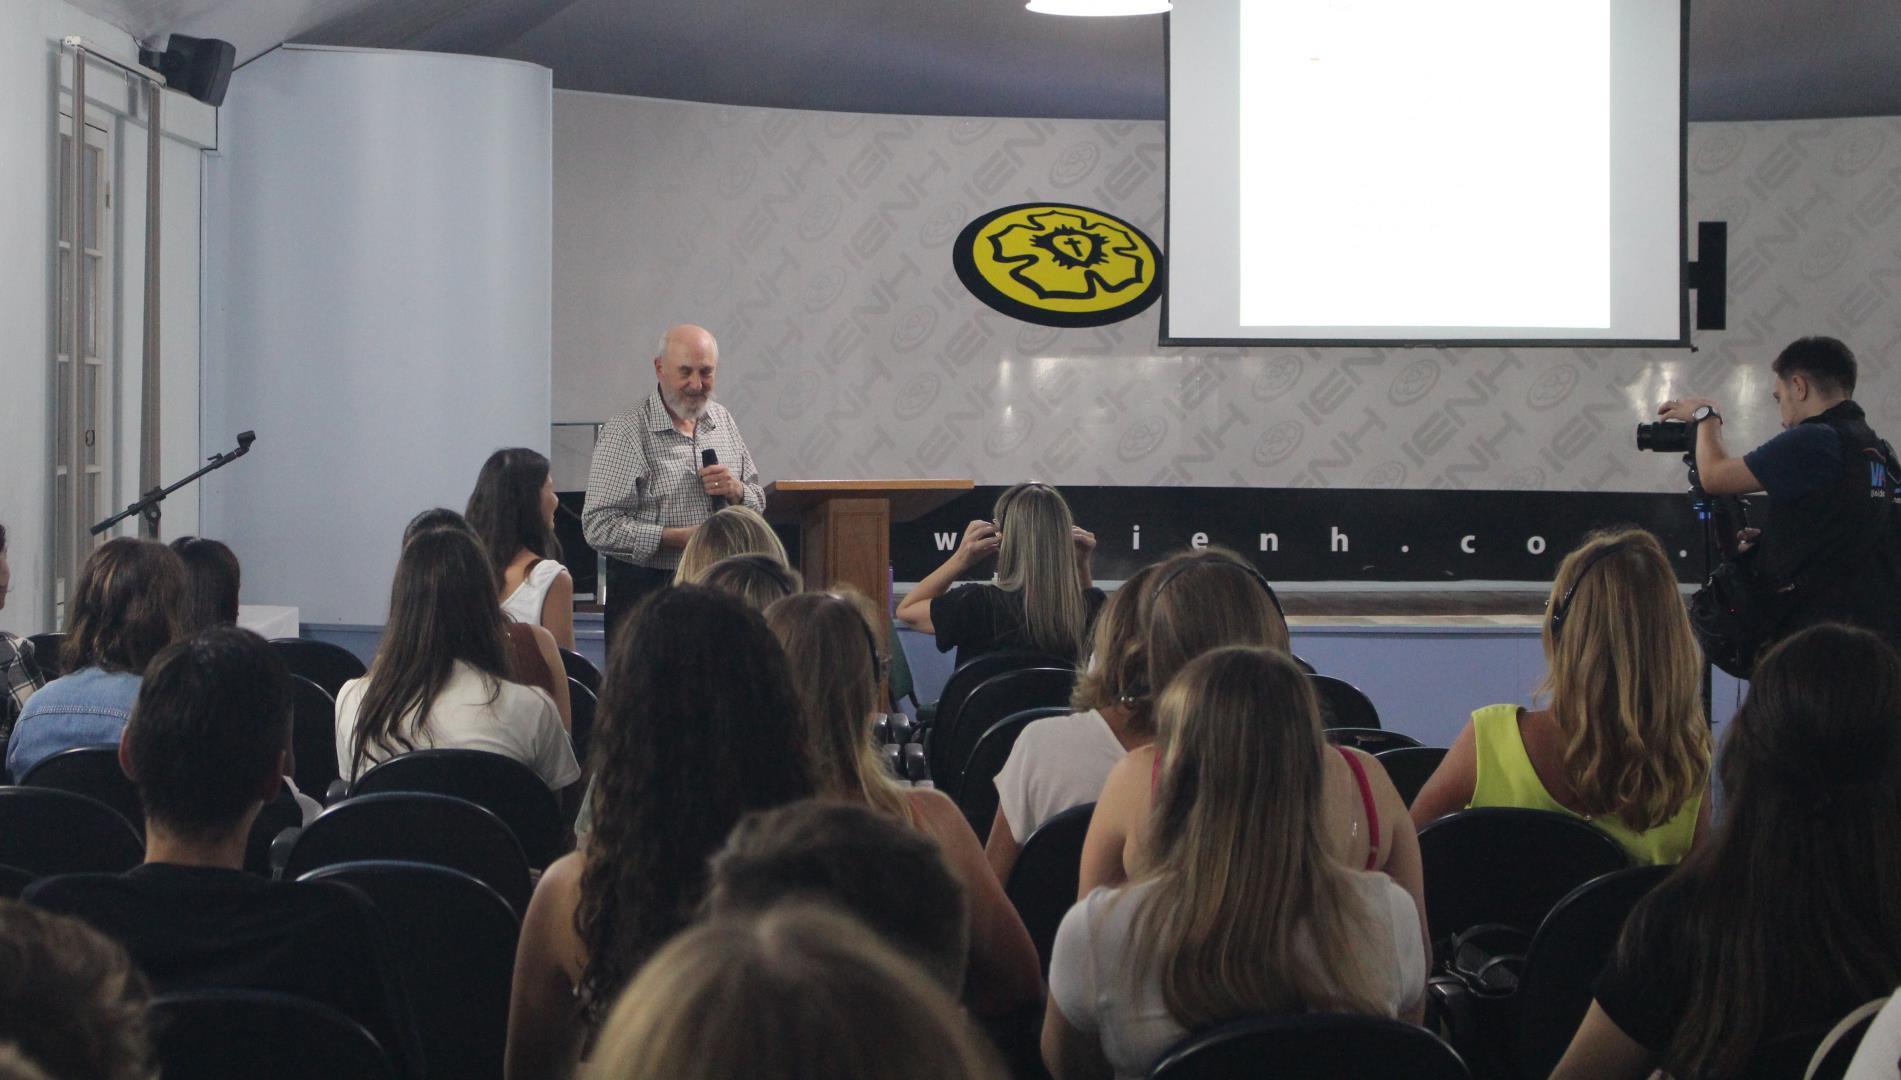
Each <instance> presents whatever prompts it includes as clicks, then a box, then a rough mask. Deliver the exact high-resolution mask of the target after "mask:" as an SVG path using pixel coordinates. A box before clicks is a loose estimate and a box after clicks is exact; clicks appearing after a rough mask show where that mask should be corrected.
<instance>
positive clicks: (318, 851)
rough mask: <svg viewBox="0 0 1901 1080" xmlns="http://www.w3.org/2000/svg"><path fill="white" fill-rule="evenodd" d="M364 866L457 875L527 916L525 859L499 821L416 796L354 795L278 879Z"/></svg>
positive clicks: (304, 837)
mask: <svg viewBox="0 0 1901 1080" xmlns="http://www.w3.org/2000/svg"><path fill="white" fill-rule="evenodd" d="M367 859H399V860H402V861H405V862H420V863H429V864H430V865H432V866H447V867H449V868H450V869H452V870H460V871H462V872H463V873H465V874H468V875H470V876H471V877H474V878H476V879H477V880H480V881H482V882H485V883H486V884H487V885H488V886H489V887H490V888H492V889H494V890H495V891H496V892H498V893H500V894H501V895H502V899H504V900H507V901H508V903H509V906H510V907H512V908H514V909H515V911H516V913H517V914H520V913H521V912H525V911H527V910H528V897H529V894H530V892H532V891H533V890H532V886H531V885H530V882H529V870H528V859H527V857H526V856H524V855H523V854H522V852H521V844H520V842H518V841H517V840H516V839H515V834H514V833H513V832H512V831H510V830H509V828H508V826H507V825H505V824H503V823H502V819H501V818H498V817H496V816H495V815H494V814H493V813H491V812H489V811H488V810H485V809H483V808H482V807H480V806H477V805H475V804H474V803H472V802H469V801H468V800H467V799H456V798H451V797H450V796H447V795H432V794H426V793H423V792H416V791H384V792H378V793H376V794H374V795H358V796H355V797H354V798H349V799H345V800H343V801H342V802H340V803H338V804H336V805H335V806H332V807H330V808H329V809H328V810H325V811H324V812H323V813H321V814H319V815H317V820H315V821H313V822H311V823H310V824H309V825H306V826H304V829H303V831H302V832H300V833H298V834H297V839H296V841H295V842H294V843H293V844H291V847H290V854H289V856H288V858H287V859H286V861H285V863H284V869H283V874H282V876H283V877H284V878H286V879H295V878H298V877H302V876H303V875H305V874H308V873H309V872H311V871H312V870H315V869H317V868H319V867H323V866H333V865H335V864H337V863H346V862H362V861H364V860H367Z"/></svg>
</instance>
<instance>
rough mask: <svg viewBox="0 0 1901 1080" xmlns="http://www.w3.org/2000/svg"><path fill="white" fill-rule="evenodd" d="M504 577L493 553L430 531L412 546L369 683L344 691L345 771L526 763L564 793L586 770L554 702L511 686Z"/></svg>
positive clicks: (458, 533)
mask: <svg viewBox="0 0 1901 1080" xmlns="http://www.w3.org/2000/svg"><path fill="white" fill-rule="evenodd" d="M502 623H503V619H502V612H501V608H500V607H499V606H497V604H496V602H495V589H494V575H493V574H492V573H491V568H490V565H489V561H488V554H487V553H486V552H484V551H483V550H482V543H481V541H479V540H477V539H476V538H475V536H474V535H473V534H471V533H468V532H464V531H462V530H459V529H454V528H436V529H424V530H422V531H420V532H418V533H416V534H415V535H414V536H413V537H411V538H410V540H409V542H408V543H405V544H404V545H403V553H402V556H401V557H400V558H399V559H398V560H397V562H396V579H395V581H394V583H393V584H392V585H391V588H390V601H389V621H388V623H387V624H385V626H384V627H383V637H382V640H381V641H380V642H379V643H378V644H377V647H376V657H375V658H374V659H373V660H371V661H370V670H369V674H367V675H365V676H363V677H362V678H358V679H351V680H350V681H349V682H347V683H344V684H343V688H342V689H341V690H339V691H337V770H338V772H339V773H340V774H341V775H342V776H343V778H344V779H346V780H355V779H356V778H357V777H358V776H361V775H362V774H363V773H364V772H365V771H367V770H368V769H369V768H370V766H372V765H375V764H376V763H377V762H379V761H383V760H385V759H387V758H391V757H394V756H396V755H397V754H402V753H406V752H408V751H411V750H425V749H431V748H434V749H463V750H486V751H488V752H490V753H494V754H501V755H503V756H506V757H511V758H514V759H515V760H516V761H519V762H521V763H522V764H524V765H527V766H528V767H529V768H531V769H533V770H534V771H535V774H536V775H537V776H539V777H541V779H542V782H543V783H546V784H547V785H548V787H549V788H551V789H554V790H556V791H559V790H560V789H562V788H565V787H567V786H568V785H569V784H572V783H574V782H575V781H576V780H578V779H580V776H581V767H580V765H578V764H577V763H576V762H575V759H574V746H573V744H572V743H571V742H570V741H569V739H568V732H567V728H566V727H565V726H564V725H563V724H562V721H561V713H560V710H559V709H558V708H557V707H556V706H555V702H554V699H553V698H551V697H549V696H548V695H547V694H546V693H545V692H543V691H541V690H538V689H535V688H533V687H529V686H524V685H522V684H521V683H517V682H511V681H510V671H509V666H508V645H507V639H506V637H505V635H504V633H503V630H502Z"/></svg>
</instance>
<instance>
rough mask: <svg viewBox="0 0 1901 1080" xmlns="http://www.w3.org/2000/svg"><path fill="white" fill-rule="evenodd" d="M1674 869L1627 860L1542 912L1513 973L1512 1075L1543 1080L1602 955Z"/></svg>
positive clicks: (1573, 1027)
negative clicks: (1623, 866)
mask: <svg viewBox="0 0 1901 1080" xmlns="http://www.w3.org/2000/svg"><path fill="white" fill-rule="evenodd" d="M1674 869H1675V867H1671V866H1634V867H1631V868H1630V869H1628V870H1619V871H1617V872H1616V873H1611V874H1606V875H1604V876H1603V877H1600V878H1596V879H1593V880H1591V881H1587V882H1585V883H1584V884H1582V885H1580V886H1578V887H1577V888H1575V889H1573V890H1571V892H1570V893H1569V894H1567V895H1566V896H1565V898H1564V899H1562V900H1560V901H1558V905H1557V906H1556V907H1554V908H1552V909H1551V914H1549V915H1546V916H1545V921H1544V922H1543V923H1541V924H1539V926H1538V933H1537V934H1536V935H1534V936H1533V937H1532V939H1531V950H1530V951H1529V952H1527V953H1526V954H1525V968H1524V973H1523V974H1522V975H1520V976H1519V979H1518V994H1517V998H1518V1001H1517V1013H1518V1030H1517V1032H1516V1034H1515V1036H1514V1038H1513V1044H1514V1045H1513V1058H1514V1060H1515V1062H1516V1064H1517V1067H1518V1074H1519V1075H1520V1076H1523V1077H1526V1078H1528V1080H1529V1078H1532V1077H1536V1078H1537V1080H1544V1078H1545V1077H1547V1076H1550V1075H1551V1070H1552V1069H1555V1068H1557V1066H1558V1059H1559V1058H1561V1057H1563V1056H1564V1051H1565V1048H1566V1047H1568V1046H1570V1045H1571V1037H1572V1036H1573V1035H1576V1034H1577V1031H1578V1024H1580V1023H1582V1022H1583V1020H1584V1014H1585V1013H1586V1012H1588V1011H1589V1010H1590V1007H1591V984H1592V983H1593V982H1595V981H1596V980H1597V977H1598V974H1599V973H1600V972H1602V971H1603V970H1604V965H1605V963H1606V962H1607V961H1609V960H1610V957H1611V950H1612V949H1614V948H1616V947H1617V936H1618V935H1619V934H1620V933H1622V932H1623V929H1624V920H1625V919H1627V918H1629V916H1630V911H1631V909H1632V908H1634V907H1636V906H1637V901H1639V900H1642V899H1643V898H1644V895H1645V894H1646V893H1648V892H1649V891H1650V890H1651V889H1654V888H1656V887H1657V883H1658V882H1660V881H1662V880H1663V879H1664V878H1666V877H1669V876H1670V872H1671V871H1672V870H1674Z"/></svg>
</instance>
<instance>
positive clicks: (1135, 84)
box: [76, 0, 1901, 120]
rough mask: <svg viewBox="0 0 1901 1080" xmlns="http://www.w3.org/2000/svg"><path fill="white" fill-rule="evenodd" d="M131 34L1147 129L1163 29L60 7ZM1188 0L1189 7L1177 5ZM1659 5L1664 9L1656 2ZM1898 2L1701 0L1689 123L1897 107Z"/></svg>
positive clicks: (1034, 19) (593, 85)
mask: <svg viewBox="0 0 1901 1080" xmlns="http://www.w3.org/2000/svg"><path fill="white" fill-rule="evenodd" d="M76 2H77V3H78V4H79V6H81V7H83V8H86V9H88V10H90V11H93V12H95V13H98V14H100V15H103V16H104V17H106V18H108V19H110V20H111V21H113V22H115V23H117V24H119V25H121V26H124V27H126V28H127V29H129V30H131V31H132V32H133V33H134V34H135V35H138V36H140V37H142V38H148V37H153V36H157V35H162V34H164V33H166V32H169V31H177V32H181V33H189V34H197V35H200V36H209V37H222V38H226V39H228V40H230V41H232V42H234V43H236V45H237V46H238V54H239V59H240V60H244V59H249V58H250V57H253V56H256V55H258V54H259V53H262V52H264V51H265V50H267V49H269V48H271V47H273V46H275V45H277V44H279V43H281V42H284V41H302V42H311V43H316V44H330V45H359V46H373V47H378V48H392V49H421V50H434V51H443V52H462V53H475V54H481V55H487V56H503V57H509V58H513V59H518V60H529V61H533V62H535V63H537V64H543V65H545V66H547V67H550V68H552V69H554V73H555V74H554V79H555V85H556V86H558V87H561V88H563V89H568V90H593V91H599V92H602V93H610V94H642V95H647V96H651V97H664V98H685V99H690V100H696V101H713V102H720V103H724V104H736V105H776V106H785V107H792V108H805V109H841V110H849V111H862V112H892V113H938V114H950V115H991V116H1053V117H1091V118H1110V119H1159V118H1161V116H1162V113H1163V85H1162V20H1161V19H1160V18H1158V17H1155V16H1147V17H1135V18H1121V19H1065V18H1055V17H1051V16H1047V15H1034V14H1031V13H1029V12H1027V11H1025V10H1024V9H1023V5H1022V0H825V2H823V3H813V2H809V0H807V2H800V0H76ZM1178 2H1180V3H1194V2H1196V0H1178ZM1659 2H1662V0H1659ZM1897 71H1901V0H1705V2H1703V3H1699V4H1695V5H1693V8H1692V14H1691V34H1690V118H1691V119H1692V120H1780V119H1796V118H1807V117H1823V116H1892V115H1901V77H1897V75H1896V72H1897Z"/></svg>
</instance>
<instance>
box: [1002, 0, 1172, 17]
mask: <svg viewBox="0 0 1901 1080" xmlns="http://www.w3.org/2000/svg"><path fill="white" fill-rule="evenodd" d="M1024 6H1025V7H1027V8H1029V9H1030V10H1031V11H1034V12H1038V13H1040V14H1043V15H1160V14H1162V13H1163V12H1166V11H1168V10H1169V9H1170V8H1172V7H1174V6H1175V5H1174V4H1172V3H1170V2H1169V0H1030V2H1029V3H1028V4H1025V5H1024Z"/></svg>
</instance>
